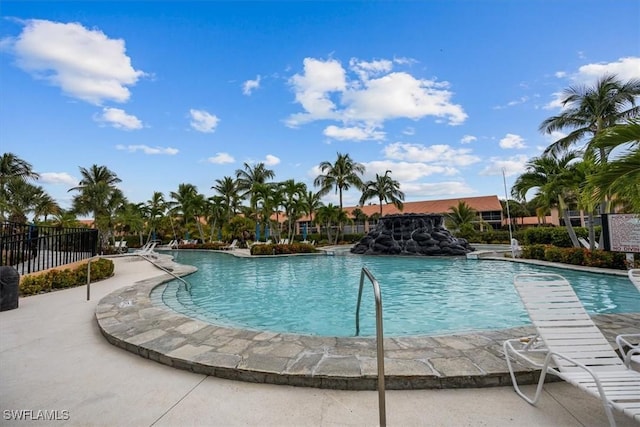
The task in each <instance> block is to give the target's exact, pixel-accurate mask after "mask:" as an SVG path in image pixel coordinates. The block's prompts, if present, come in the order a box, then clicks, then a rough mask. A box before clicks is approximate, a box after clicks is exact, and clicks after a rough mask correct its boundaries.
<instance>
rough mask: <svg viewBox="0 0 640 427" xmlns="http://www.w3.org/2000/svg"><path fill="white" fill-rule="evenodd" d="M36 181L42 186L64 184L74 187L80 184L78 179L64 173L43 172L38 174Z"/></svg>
mask: <svg viewBox="0 0 640 427" xmlns="http://www.w3.org/2000/svg"><path fill="white" fill-rule="evenodd" d="M38 181H41V182H43V183H44V184H54V185H55V184H64V185H71V186H76V185H78V183H79V182H80V180H79V179H78V178H75V177H73V176H71V175H69V174H68V173H66V172H43V173H41V174H40V178H39V180H38Z"/></svg>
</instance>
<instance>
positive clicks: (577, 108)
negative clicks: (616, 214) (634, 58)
mask: <svg viewBox="0 0 640 427" xmlns="http://www.w3.org/2000/svg"><path fill="white" fill-rule="evenodd" d="M638 96H640V79H630V80H628V81H626V82H623V81H621V80H619V79H618V78H617V77H616V76H615V75H613V74H606V75H604V76H602V77H601V78H600V79H598V81H597V82H596V83H595V85H594V86H592V87H589V86H572V87H569V88H568V89H566V90H565V91H564V92H563V97H562V100H561V103H562V105H563V106H564V107H565V109H564V110H563V112H562V113H561V114H559V115H557V116H553V117H550V118H548V119H546V120H544V121H543V122H542V124H541V125H540V130H541V131H542V132H543V133H546V134H551V133H553V132H556V131H564V130H567V129H570V130H571V132H570V133H569V134H568V135H567V136H565V137H563V138H560V139H559V140H557V141H556V142H554V143H553V144H551V145H550V146H549V147H548V148H547V149H546V150H545V154H552V155H558V154H559V153H562V152H564V151H566V150H568V149H569V148H571V147H572V146H573V145H574V144H578V143H584V144H585V146H584V152H585V154H586V155H595V156H596V157H599V160H600V162H602V164H603V165H604V164H606V162H607V157H608V156H609V154H610V153H611V148H610V147H606V146H599V147H596V146H595V144H594V142H595V141H596V139H597V138H598V136H599V135H600V134H601V133H602V132H604V131H605V130H606V129H607V128H610V127H612V126H615V125H617V124H620V123H622V122H624V121H626V120H629V119H633V118H636V117H638V116H639V115H640V107H638V106H636V100H637V97H638ZM596 194H597V193H596ZM600 195H601V196H602V199H601V200H600V201H599V202H600V213H607V212H609V208H610V206H609V205H608V203H607V202H608V200H610V197H609V196H610V195H609V194H600ZM593 228H594V224H593V222H590V223H589V234H590V235H592V234H594V232H593Z"/></svg>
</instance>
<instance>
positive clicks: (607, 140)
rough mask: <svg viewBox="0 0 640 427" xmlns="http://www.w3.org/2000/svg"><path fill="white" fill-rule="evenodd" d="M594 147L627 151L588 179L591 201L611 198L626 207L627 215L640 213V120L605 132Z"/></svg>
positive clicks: (597, 139) (631, 121) (630, 121)
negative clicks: (624, 149)
mask: <svg viewBox="0 0 640 427" xmlns="http://www.w3.org/2000/svg"><path fill="white" fill-rule="evenodd" d="M594 145H595V146H596V147H598V148H599V147H605V148H607V149H613V148H616V147H623V146H626V147H627V149H628V150H627V151H626V152H623V154H621V155H620V157H618V158H616V159H614V160H612V161H610V162H608V163H607V164H606V165H604V166H603V167H602V168H601V169H600V170H598V171H597V172H596V173H595V174H594V175H592V176H591V177H590V179H589V184H590V185H592V186H593V187H594V189H595V196H594V197H596V198H599V197H601V194H603V193H604V194H614V195H615V196H616V197H615V200H616V201H624V202H626V203H627V204H628V207H627V209H626V210H627V211H629V212H640V166H639V165H640V120H637V119H636V120H629V121H628V122H627V123H625V124H621V125H616V126H613V127H610V128H608V129H607V130H606V131H604V132H602V133H601V134H600V135H599V136H598V138H596V141H595V143H594Z"/></svg>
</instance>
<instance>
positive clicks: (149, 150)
mask: <svg viewBox="0 0 640 427" xmlns="http://www.w3.org/2000/svg"><path fill="white" fill-rule="evenodd" d="M116 150H121V151H128V152H130V153H135V152H136V151H142V152H143V153H144V154H167V155H170V156H174V155H176V154H178V153H179V150H178V149H177V148H171V147H149V146H148V145H144V144H138V145H122V144H118V145H116Z"/></svg>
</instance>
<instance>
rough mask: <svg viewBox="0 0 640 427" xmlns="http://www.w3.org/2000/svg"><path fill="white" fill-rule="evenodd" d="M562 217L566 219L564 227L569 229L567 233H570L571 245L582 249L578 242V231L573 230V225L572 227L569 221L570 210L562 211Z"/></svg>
mask: <svg viewBox="0 0 640 427" xmlns="http://www.w3.org/2000/svg"><path fill="white" fill-rule="evenodd" d="M562 217H563V218H564V225H565V227H567V232H568V233H569V238H570V239H571V243H572V244H573V247H574V248H579V247H580V242H579V241H578V236H576V230H574V229H573V225H571V221H570V220H569V210H568V209H563V210H562Z"/></svg>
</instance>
